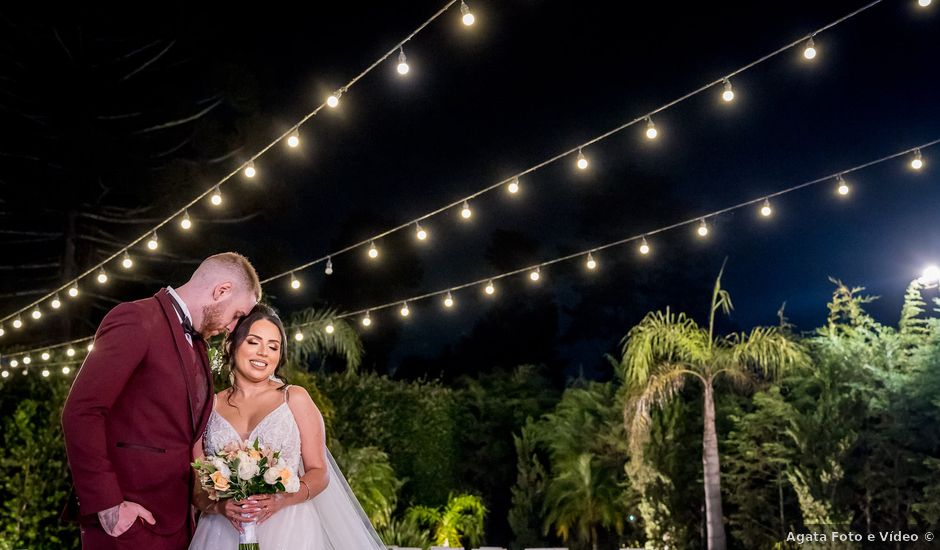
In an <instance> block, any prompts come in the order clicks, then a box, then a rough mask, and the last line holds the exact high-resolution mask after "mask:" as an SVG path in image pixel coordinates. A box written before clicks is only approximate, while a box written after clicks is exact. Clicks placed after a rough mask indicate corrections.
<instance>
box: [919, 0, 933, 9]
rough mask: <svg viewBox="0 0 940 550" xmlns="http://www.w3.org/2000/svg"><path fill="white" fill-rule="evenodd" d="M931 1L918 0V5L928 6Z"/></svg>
mask: <svg viewBox="0 0 940 550" xmlns="http://www.w3.org/2000/svg"><path fill="white" fill-rule="evenodd" d="M930 2H931V0H917V5H918V6H920V7H922V8H926V7H927V6H929V5H930Z"/></svg>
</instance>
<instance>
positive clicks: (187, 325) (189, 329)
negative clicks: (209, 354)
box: [170, 295, 202, 340]
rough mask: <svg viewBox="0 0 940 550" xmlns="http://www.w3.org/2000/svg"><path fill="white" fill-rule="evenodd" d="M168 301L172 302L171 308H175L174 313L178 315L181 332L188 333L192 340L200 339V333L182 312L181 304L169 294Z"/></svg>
mask: <svg viewBox="0 0 940 550" xmlns="http://www.w3.org/2000/svg"><path fill="white" fill-rule="evenodd" d="M170 302H171V303H172V304H173V309H175V310H176V313H177V314H179V316H180V323H182V325H183V334H188V335H189V336H190V337H191V338H192V339H193V340H202V334H201V333H200V332H199V331H198V330H196V329H195V328H194V327H193V322H192V321H190V320H189V317H188V316H187V315H186V313H184V312H183V306H181V305H180V304H179V302H177V301H176V298H174V297H173V296H172V295H170Z"/></svg>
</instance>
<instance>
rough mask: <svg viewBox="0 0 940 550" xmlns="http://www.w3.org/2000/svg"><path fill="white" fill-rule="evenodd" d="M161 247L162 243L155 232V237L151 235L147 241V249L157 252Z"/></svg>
mask: <svg viewBox="0 0 940 550" xmlns="http://www.w3.org/2000/svg"><path fill="white" fill-rule="evenodd" d="M158 246H160V242H159V241H158V240H157V232H156V231H154V232H153V235H150V239H149V240H148V241H147V249H149V250H156V249H157V247H158Z"/></svg>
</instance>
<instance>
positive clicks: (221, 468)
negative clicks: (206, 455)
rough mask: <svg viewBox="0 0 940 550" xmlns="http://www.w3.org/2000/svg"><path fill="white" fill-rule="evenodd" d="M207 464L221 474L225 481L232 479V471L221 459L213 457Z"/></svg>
mask: <svg viewBox="0 0 940 550" xmlns="http://www.w3.org/2000/svg"><path fill="white" fill-rule="evenodd" d="M209 464H212V467H213V468H215V470H216V471H217V472H222V475H223V476H225V477H226V479H232V470H230V469H229V467H228V466H226V464H225V461H224V460H222V459H221V458H219V457H213V458H211V459H209Z"/></svg>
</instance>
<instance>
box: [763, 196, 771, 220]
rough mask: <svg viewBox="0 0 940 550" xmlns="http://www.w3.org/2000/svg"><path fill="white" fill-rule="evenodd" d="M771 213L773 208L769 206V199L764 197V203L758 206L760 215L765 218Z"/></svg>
mask: <svg viewBox="0 0 940 550" xmlns="http://www.w3.org/2000/svg"><path fill="white" fill-rule="evenodd" d="M771 214H773V210H772V209H771V208H770V199H764V204H763V205H761V207H760V215H761V216H764V217H765V218H766V217H768V216H770V215H771Z"/></svg>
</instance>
